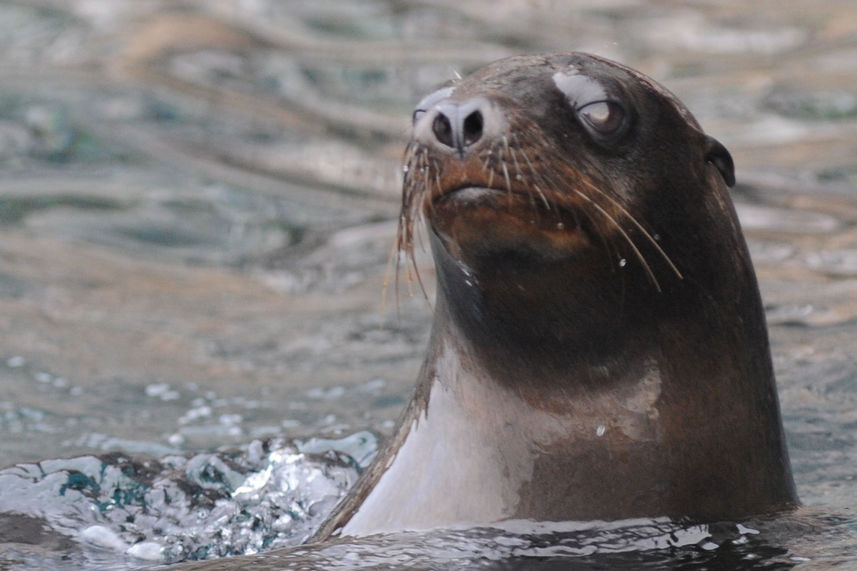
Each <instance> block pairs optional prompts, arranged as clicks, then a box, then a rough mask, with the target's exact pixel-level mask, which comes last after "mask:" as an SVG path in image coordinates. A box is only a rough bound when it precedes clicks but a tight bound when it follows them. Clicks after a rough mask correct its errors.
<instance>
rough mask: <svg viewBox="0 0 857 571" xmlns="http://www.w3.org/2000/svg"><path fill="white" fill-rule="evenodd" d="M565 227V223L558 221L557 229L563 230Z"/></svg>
mask: <svg viewBox="0 0 857 571" xmlns="http://www.w3.org/2000/svg"><path fill="white" fill-rule="evenodd" d="M563 228H565V224H563V223H562V222H557V223H556V229H557V230H562V229H563Z"/></svg>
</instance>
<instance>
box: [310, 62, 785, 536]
mask: <svg viewBox="0 0 857 571" xmlns="http://www.w3.org/2000/svg"><path fill="white" fill-rule="evenodd" d="M405 162H406V169H405V182H404V189H403V212H402V226H401V228H400V236H399V242H400V247H401V248H402V249H403V250H404V251H406V252H411V251H412V248H413V240H414V239H413V235H414V232H415V229H414V228H415V223H416V222H417V221H418V220H419V219H420V217H423V218H424V219H425V222H426V224H427V228H428V236H429V242H430V244H431V250H432V254H433V256H434V261H435V267H436V272H437V281H438V287H437V300H436V302H435V310H434V311H435V316H434V323H433V328H432V335H431V340H430V342H429V347H428V351H427V356H426V360H425V363H424V365H423V367H422V370H421V372H420V374H419V377H418V379H417V386H416V390H415V393H414V397H413V399H412V400H411V402H410V404H409V405H408V407H407V409H406V411H405V413H404V415H403V416H402V418H401V419H400V422H399V425H398V428H397V429H396V431H395V433H394V435H393V436H392V438H391V439H390V441H389V443H388V445H387V447H386V448H385V449H384V450H383V451H382V452H381V453H380V454H379V456H378V458H377V459H376V461H375V463H374V464H373V465H372V466H371V467H370V468H369V469H368V470H367V472H366V473H365V474H364V476H363V478H362V479H361V481H360V482H359V483H358V484H357V485H356V487H355V489H354V490H352V492H351V493H350V494H349V496H348V497H347V498H346V499H345V500H344V501H343V503H342V504H341V505H340V506H339V507H338V508H337V510H335V512H334V513H333V514H332V516H331V517H330V518H329V519H328V521H327V522H326V523H325V524H324V525H323V526H322V528H321V529H320V530H319V532H318V533H317V534H316V536H315V539H318V540H321V539H325V538H326V537H329V536H331V535H340V534H341V535H365V534H370V533H375V532H382V531H393V530H403V529H425V528H431V527H439V526H451V525H460V524H490V523H491V522H496V521H500V520H504V519H512V518H528V519H534V520H551V521H559V520H590V519H601V520H613V519H622V518H630V517H643V516H649V517H655V516H664V515H666V516H671V517H685V516H686V517H690V518H694V519H697V520H707V521H710V520H719V519H736V518H741V517H745V516H749V515H754V514H762V513H770V512H775V511H778V510H784V509H789V508H791V507H793V506H795V505H796V504H797V498H796V495H795V490H794V484H793V482H792V476H791V471H790V467H789V461H788V454H787V451H786V447H785V441H784V437H783V430H782V423H781V420H780V413H779V405H778V401H777V395H776V388H775V384H774V376H773V370H772V366H771V359H770V352H769V348H768V338H767V330H766V326H765V320H764V314H763V310H762V304H761V300H760V296H759V291H758V286H757V282H756V278H755V274H754V272H753V268H752V265H751V262H750V258H749V254H748V252H747V247H746V244H745V242H744V239H743V236H742V234H741V230H740V226H739V223H738V220H737V217H736V215H735V211H734V208H733V206H732V202H731V200H730V198H729V194H728V186H729V185H731V184H734V173H733V165H732V159H731V157H730V156H729V153H728V152H727V151H726V149H725V148H723V146H722V145H720V144H719V143H718V142H717V141H715V140H714V139H712V138H711V137H709V136H707V135H705V133H703V132H702V130H701V128H700V127H699V125H698V124H697V123H696V121H695V120H694V119H693V117H692V116H691V115H690V113H689V112H688V111H687V110H686V108H685V107H684V106H683V105H682V104H681V103H680V102H679V101H678V100H677V99H676V98H675V97H674V96H672V95H671V94H670V93H669V92H668V91H666V90H665V89H664V88H662V87H660V86H659V85H657V84H655V83H654V82H653V81H652V80H650V79H648V78H646V77H645V76H643V75H642V74H639V73H638V72H635V71H633V70H631V69H629V68H626V67H624V66H622V65H619V64H616V63H614V62H610V61H608V60H604V59H601V58H598V57H595V56H590V55H586V54H579V53H570V54H553V55H546V56H525V57H516V58H509V59H504V60H500V61H497V62H494V63H492V64H490V65H488V66H486V67H484V68H482V69H480V70H478V71H477V72H475V73H474V74H472V75H470V76H468V77H466V78H464V79H461V80H458V81H456V82H453V83H451V84H450V85H448V86H444V87H442V88H441V89H439V90H438V91H436V92H434V93H432V94H430V95H429V96H428V97H426V99H424V100H423V101H422V102H420V104H419V105H418V106H417V109H416V111H415V113H414V130H413V137H412V140H411V142H410V144H409V145H408V148H407V151H406V156H405Z"/></svg>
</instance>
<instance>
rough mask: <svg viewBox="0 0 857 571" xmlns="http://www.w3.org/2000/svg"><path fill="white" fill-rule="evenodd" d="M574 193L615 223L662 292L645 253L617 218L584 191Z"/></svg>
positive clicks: (656, 286) (576, 190)
mask: <svg viewBox="0 0 857 571" xmlns="http://www.w3.org/2000/svg"><path fill="white" fill-rule="evenodd" d="M574 192H575V193H576V194H577V195H578V196H579V197H581V198H582V199H584V200H586V201H587V202H589V203H590V204H591V205H592V206H594V207H595V208H596V210H598V211H599V212H600V213H601V214H602V215H603V216H604V217H605V218H607V219H608V220H609V221H610V222H612V223H613V225H614V226H615V227H616V229H617V230H618V231H619V233H620V234H622V237H623V238H625V241H626V242H628V245H629V246H631V249H632V250H633V251H634V254H635V255H636V256H637V259H638V260H640V263H641V264H642V265H643V269H645V270H646V274H648V276H649V279H650V280H651V282H652V284H653V285H654V286H655V289H657V290H658V292H660V291H661V284H660V283H659V282H658V279H657V278H656V277H655V274H654V273H653V272H652V268H651V267H650V266H649V264H648V262H646V258H645V256H643V253H642V252H641V251H640V249H639V248H637V245H636V244H635V243H634V240H632V239H631V237H630V236H629V235H628V233H627V232H626V231H625V229H624V228H622V225H621V224H619V222H618V221H617V220H616V219H615V218H613V216H611V215H610V213H609V212H607V211H606V210H604V208H602V207H601V205H600V204H598V203H597V202H595V201H594V200H592V199H591V198H590V197H588V196H586V194H584V193H583V192H582V191H580V190H578V189H576V188H575V189H574Z"/></svg>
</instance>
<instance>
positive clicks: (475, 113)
mask: <svg viewBox="0 0 857 571" xmlns="http://www.w3.org/2000/svg"><path fill="white" fill-rule="evenodd" d="M487 104H488V103H487V101H486V100H485V99H482V98H478V99H470V100H467V101H453V100H450V99H447V100H445V101H441V102H440V103H438V104H437V105H435V115H434V118H433V119H432V120H431V121H432V123H431V135H432V136H433V137H434V140H435V142H437V143H440V144H441V145H443V146H445V147H449V148H450V149H453V150H455V151H457V152H458V155H459V156H462V157H463V156H464V154H465V153H466V152H467V150H468V148H469V147H470V146H471V145H473V144H475V143H477V142H479V141H480V140H481V139H482V137H483V135H484V131H485V119H486V117H487V116H488V109H487Z"/></svg>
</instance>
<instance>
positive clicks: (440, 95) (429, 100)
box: [413, 85, 455, 123]
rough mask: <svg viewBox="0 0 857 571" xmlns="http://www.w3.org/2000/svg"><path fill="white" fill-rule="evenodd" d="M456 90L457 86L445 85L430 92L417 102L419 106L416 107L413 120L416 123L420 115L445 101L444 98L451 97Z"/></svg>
mask: <svg viewBox="0 0 857 571" xmlns="http://www.w3.org/2000/svg"><path fill="white" fill-rule="evenodd" d="M454 91H455V87H454V86H452V85H450V86H448V87H443V88H441V89H438V90H437V91H435V92H433V93H429V94H428V95H426V96H425V97H423V98H422V100H421V101H420V102H419V103H417V106H416V107H414V114H413V122H414V123H416V122H417V121H418V120H419V118H420V117H422V116H423V114H425V112H426V111H428V110H429V109H431V108H432V107H434V106H435V105H437V104H438V103H440V102H441V101H443V100H444V99H446V98H448V97H451V96H452V94H453V92H454Z"/></svg>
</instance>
